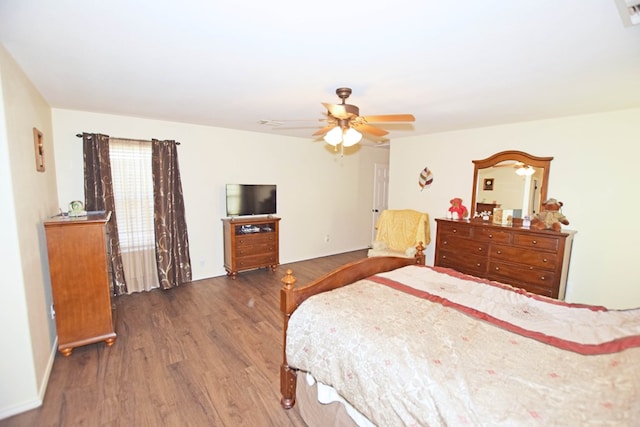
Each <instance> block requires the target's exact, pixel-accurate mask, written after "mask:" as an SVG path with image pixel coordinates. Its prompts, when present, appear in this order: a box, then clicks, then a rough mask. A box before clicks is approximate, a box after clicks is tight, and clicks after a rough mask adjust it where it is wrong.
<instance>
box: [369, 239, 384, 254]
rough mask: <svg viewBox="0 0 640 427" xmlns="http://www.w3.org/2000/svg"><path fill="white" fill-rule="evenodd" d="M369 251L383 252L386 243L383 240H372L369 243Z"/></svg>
mask: <svg viewBox="0 0 640 427" xmlns="http://www.w3.org/2000/svg"><path fill="white" fill-rule="evenodd" d="M371 249H373V250H374V251H383V250H385V249H387V243H386V242H385V241H383V240H374V241H373V242H372V243H371Z"/></svg>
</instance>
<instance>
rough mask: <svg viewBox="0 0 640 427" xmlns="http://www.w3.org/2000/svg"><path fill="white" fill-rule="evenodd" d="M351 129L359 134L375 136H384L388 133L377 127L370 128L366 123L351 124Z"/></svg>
mask: <svg viewBox="0 0 640 427" xmlns="http://www.w3.org/2000/svg"><path fill="white" fill-rule="evenodd" d="M351 127H353V128H354V129H356V130H357V131H359V132H363V133H368V134H370V135H375V136H385V135H386V134H388V133H389V132H387V131H386V130H384V129H380V128H378V127H375V126H371V125H368V124H366V123H352V124H351Z"/></svg>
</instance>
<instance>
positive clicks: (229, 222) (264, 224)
mask: <svg viewBox="0 0 640 427" xmlns="http://www.w3.org/2000/svg"><path fill="white" fill-rule="evenodd" d="M279 222H280V218H233V219H231V218H225V219H223V220H222V224H223V232H224V268H225V270H226V271H227V275H228V276H230V277H231V278H233V279H235V278H236V276H237V275H238V272H239V271H241V270H250V269H254V268H260V267H268V268H271V270H275V268H276V267H277V266H278V264H279V262H280V261H279V243H278V240H279V239H278V224H279Z"/></svg>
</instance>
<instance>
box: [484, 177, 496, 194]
mask: <svg viewBox="0 0 640 427" xmlns="http://www.w3.org/2000/svg"><path fill="white" fill-rule="evenodd" d="M493 181H494V179H493V178H485V179H484V185H483V187H482V189H483V190H484V191H493Z"/></svg>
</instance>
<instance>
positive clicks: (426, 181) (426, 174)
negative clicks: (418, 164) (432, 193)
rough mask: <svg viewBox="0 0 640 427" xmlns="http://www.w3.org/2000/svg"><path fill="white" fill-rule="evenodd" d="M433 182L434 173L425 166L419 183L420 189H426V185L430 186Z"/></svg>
mask: <svg viewBox="0 0 640 427" xmlns="http://www.w3.org/2000/svg"><path fill="white" fill-rule="evenodd" d="M432 183H433V173H431V171H430V170H429V168H427V167H425V168H424V169H422V172H420V179H419V180H418V185H419V186H420V191H422V190H424V188H425V187H428V186H430V185H431V184H432Z"/></svg>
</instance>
